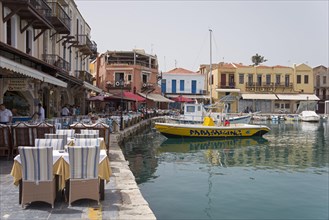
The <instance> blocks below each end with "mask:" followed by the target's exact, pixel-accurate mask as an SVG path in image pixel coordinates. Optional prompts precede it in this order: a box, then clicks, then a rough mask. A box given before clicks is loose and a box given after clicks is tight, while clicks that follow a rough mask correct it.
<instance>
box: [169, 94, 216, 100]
mask: <svg viewBox="0 0 329 220" xmlns="http://www.w3.org/2000/svg"><path fill="white" fill-rule="evenodd" d="M182 95H183V96H184V97H187V98H190V99H210V96H207V95H198V94H193V95H188V94H182ZM166 96H167V97H169V98H176V97H178V96H180V95H170V94H168V95H166Z"/></svg>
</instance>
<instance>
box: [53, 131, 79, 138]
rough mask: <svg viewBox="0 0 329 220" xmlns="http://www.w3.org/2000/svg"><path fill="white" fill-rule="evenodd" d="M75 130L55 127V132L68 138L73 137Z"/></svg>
mask: <svg viewBox="0 0 329 220" xmlns="http://www.w3.org/2000/svg"><path fill="white" fill-rule="evenodd" d="M74 133H75V130H74V129H57V130H56V134H66V135H67V137H68V138H73V137H74Z"/></svg>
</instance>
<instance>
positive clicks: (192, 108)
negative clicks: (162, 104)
mask: <svg viewBox="0 0 329 220" xmlns="http://www.w3.org/2000/svg"><path fill="white" fill-rule="evenodd" d="M186 112H191V113H194V112H195V106H187V107H186Z"/></svg>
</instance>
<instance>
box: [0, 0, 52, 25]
mask: <svg viewBox="0 0 329 220" xmlns="http://www.w3.org/2000/svg"><path fill="white" fill-rule="evenodd" d="M1 1H2V3H3V6H4V7H8V8H10V10H11V11H12V12H13V13H10V14H8V15H7V16H6V17H5V18H4V19H3V20H4V22H6V21H7V20H8V19H10V18H11V16H13V15H14V14H17V15H18V16H19V17H20V19H21V20H26V21H28V22H27V23H28V24H27V25H26V26H24V27H22V26H21V31H22V32H23V31H25V30H26V29H27V27H28V26H30V25H32V27H33V28H35V29H50V28H52V25H51V23H50V20H49V19H50V17H51V8H50V7H49V5H48V4H47V3H46V2H45V1H44V0H15V1H13V0H1Z"/></svg>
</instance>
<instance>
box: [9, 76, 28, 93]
mask: <svg viewBox="0 0 329 220" xmlns="http://www.w3.org/2000/svg"><path fill="white" fill-rule="evenodd" d="M28 90H34V84H33V83H31V82H29V80H28V79H9V80H8V91H28Z"/></svg>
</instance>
